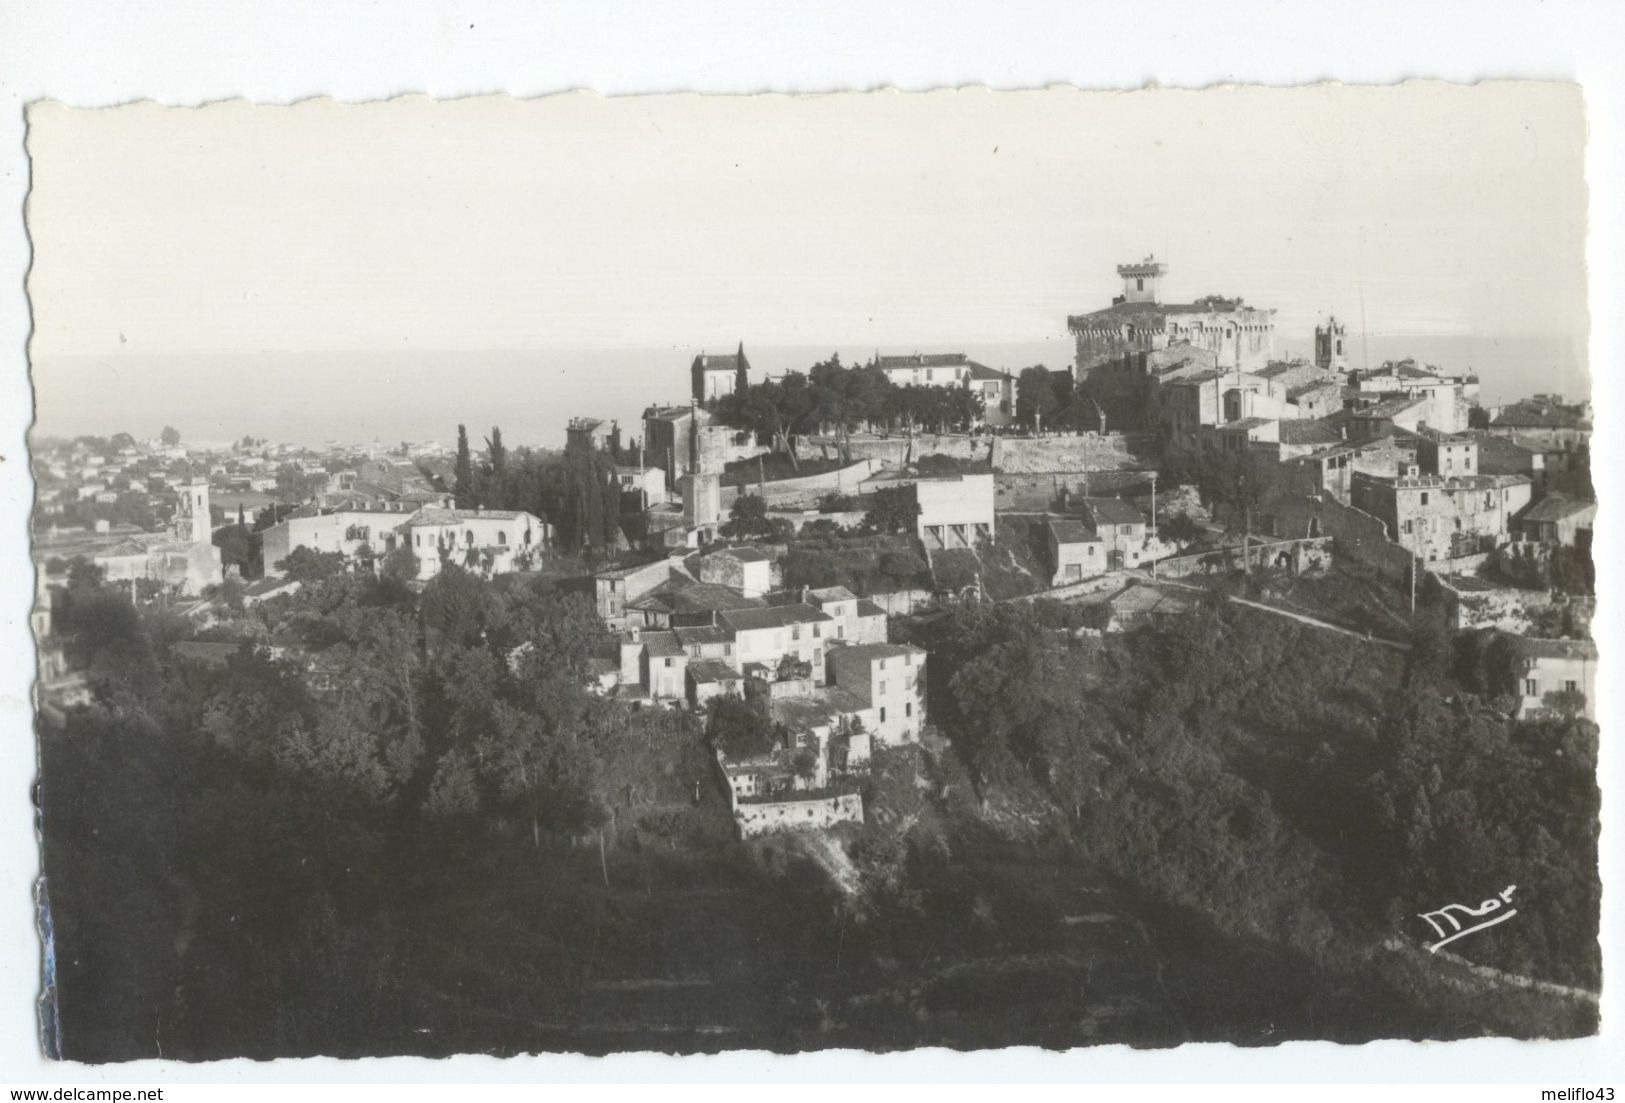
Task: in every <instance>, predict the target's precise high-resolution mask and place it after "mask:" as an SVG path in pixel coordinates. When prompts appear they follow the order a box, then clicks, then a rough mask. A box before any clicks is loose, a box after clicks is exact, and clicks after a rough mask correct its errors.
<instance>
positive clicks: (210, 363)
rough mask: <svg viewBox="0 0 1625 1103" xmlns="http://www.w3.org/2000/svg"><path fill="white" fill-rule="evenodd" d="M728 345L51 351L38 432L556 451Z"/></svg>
mask: <svg viewBox="0 0 1625 1103" xmlns="http://www.w3.org/2000/svg"><path fill="white" fill-rule="evenodd" d="M1350 340H1351V344H1352V345H1353V348H1352V350H1351V353H1352V355H1351V357H1350V364H1351V366H1353V367H1360V366H1362V365H1364V364H1367V363H1370V364H1380V363H1381V362H1383V361H1384V360H1397V359H1402V358H1405V357H1414V358H1415V359H1417V360H1418V361H1421V362H1423V363H1426V364H1434V365H1437V366H1438V367H1439V368H1440V369H1442V370H1444V371H1447V372H1452V373H1457V372H1466V371H1469V370H1471V371H1474V372H1476V373H1477V374H1478V377H1479V380H1480V385H1481V392H1482V401H1483V402H1484V403H1485V404H1490V405H1493V404H1498V403H1503V402H1507V401H1511V400H1513V399H1516V398H1519V397H1522V396H1524V395H1528V394H1532V393H1536V392H1547V393H1558V394H1562V395H1565V396H1566V397H1568V398H1569V399H1570V400H1577V399H1579V398H1581V397H1584V396H1586V395H1587V394H1589V390H1590V382H1589V375H1588V373H1587V367H1586V350H1585V347H1584V345H1583V343H1578V342H1575V341H1572V340H1570V339H1567V338H1557V337H1533V336H1515V337H1472V336H1460V335H1449V336H1441V335H1405V334H1371V335H1369V336H1367V337H1363V338H1362V337H1360V336H1354V337H1352V338H1351V339H1350ZM1311 345H1312V342H1311V340H1310V339H1308V338H1305V339H1303V340H1301V341H1300V340H1294V339H1285V340H1281V339H1278V340H1277V347H1276V351H1277V355H1280V356H1292V355H1299V356H1308V355H1310V353H1311V351H1312V348H1311ZM734 347H735V345H734V344H733V343H728V344H725V345H719V346H718V347H717V348H711V349H705V350H701V349H698V348H686V347H666V348H594V349H547V348H538V349H525V350H497V351H491V350H482V351H461V352H459V351H441V352H430V351H380V352H354V353H350V352H293V351H264V352H251V353H219V354H205V353H177V354H169V355H161V354H151V353H145V352H125V351H121V352H117V353H112V354H108V355H104V356H67V357H49V358H41V359H39V360H37V361H36V362H35V363H34V364H33V367H32V372H33V382H34V395H35V427H34V434H35V436H36V437H50V438H61V437H73V436H79V435H83V434H93V435H111V434H113V433H118V432H129V433H131V434H133V435H135V436H136V437H138V438H150V437H155V436H157V435H158V433H159V432H160V431H161V430H162V429H163V428H164V427H165V426H166V425H172V426H174V427H175V428H176V429H177V430H179V431H180V432H181V434H182V436H183V437H184V438H186V439H187V440H188V441H193V442H209V441H220V442H224V441H230V440H239V439H241V438H242V437H244V436H254V437H265V438H268V439H270V440H273V441H281V442H287V443H292V444H301V445H307V446H312V447H315V446H321V445H323V444H327V443H331V442H341V443H365V442H372V441H377V442H382V443H384V444H389V445H393V444H397V443H400V442H403V441H410V442H413V443H422V442H427V441H440V442H443V443H447V444H450V443H451V442H453V441H455V440H456V436H457V427H458V425H460V424H461V425H466V426H467V427H468V432H469V436H470V439H472V440H474V441H476V442H478V441H479V440H480V439H481V438H482V437H484V436H485V435H486V434H488V433H489V432H490V430H491V428H492V427H498V428H500V429H501V430H502V436H503V440H504V441H505V442H507V443H508V445H509V446H510V447H514V446H524V445H530V446H534V447H548V448H556V447H559V446H561V445H562V444H563V443H564V427H565V423H566V422H567V421H568V420H569V419H570V418H572V417H577V416H590V417H598V418H605V419H612V420H615V421H618V422H620V424H621V425H622V427H623V430H624V432H623V436H625V437H627V438H630V437H633V436H638V435H640V434H641V418H642V413H643V410H644V409H645V408H646V407H648V406H649V405H651V404H655V403H683V402H687V401H688V393H689V372H688V367H689V364H690V362H691V361H692V360H693V358H694V356H695V355H696V354H697V353H699V352H701V351H709V352H731V351H733V349H734ZM745 351H746V355H747V357H748V359H749V360H750V363H751V367H752V372H753V378H761V377H762V376H763V375H764V374H769V375H777V374H779V373H781V372H785V371H793V370H805V369H807V368H808V367H810V366H811V365H813V364H815V363H817V362H819V361H821V360H824V359H826V358H828V357H829V356H830V355H831V354H832V353H834V354H838V355H839V356H840V357H841V359H842V361H843V362H844V363H848V364H856V363H862V362H864V361H866V360H868V359H870V358H871V357H872V356H874V355H875V354H876V353H883V354H899V353H913V352H927V353H932V352H963V353H965V354H967V355H968V356H970V357H972V358H973V359H975V360H978V361H980V362H981V363H984V364H987V365H988V366H990V367H995V368H1004V369H1008V370H1010V371H1012V372H1019V371H1020V370H1021V369H1022V368H1025V367H1029V366H1031V365H1034V364H1043V365H1045V366H1046V367H1050V368H1064V367H1066V366H1068V365H1070V364H1071V362H1072V344H1071V341H1070V339H1069V338H1068V337H1067V336H1066V335H1065V334H1064V333H1062V334H1060V335H1058V336H1055V337H1047V338H1035V339H1032V340H1026V341H1011V342H1005V343H999V344H954V345H943V344H941V343H937V344H921V345H918V346H896V345H893V346H887V347H882V348H878V349H876V348H866V347H858V346H853V345H839V344H834V345H751V344H747V345H746V348H745Z"/></svg>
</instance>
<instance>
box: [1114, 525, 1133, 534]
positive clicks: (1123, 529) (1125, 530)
mask: <svg viewBox="0 0 1625 1103" xmlns="http://www.w3.org/2000/svg"><path fill="white" fill-rule="evenodd" d="M1117 532H1118V535H1120V536H1133V535H1134V526H1133V525H1118V526H1117Z"/></svg>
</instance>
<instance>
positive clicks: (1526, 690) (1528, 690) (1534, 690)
mask: <svg viewBox="0 0 1625 1103" xmlns="http://www.w3.org/2000/svg"><path fill="white" fill-rule="evenodd" d="M1523 695H1524V696H1525V697H1539V696H1540V682H1539V681H1537V680H1536V679H1534V678H1525V679H1524V680H1523Z"/></svg>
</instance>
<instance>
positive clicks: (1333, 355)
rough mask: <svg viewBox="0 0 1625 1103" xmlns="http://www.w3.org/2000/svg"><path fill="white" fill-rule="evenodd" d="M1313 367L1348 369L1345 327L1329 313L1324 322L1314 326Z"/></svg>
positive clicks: (1340, 370)
mask: <svg viewBox="0 0 1625 1103" xmlns="http://www.w3.org/2000/svg"><path fill="white" fill-rule="evenodd" d="M1315 367H1317V368H1324V369H1326V370H1328V371H1334V372H1346V371H1348V370H1349V356H1348V332H1347V327H1345V326H1344V325H1343V323H1342V322H1340V321H1338V320H1337V316H1336V315H1335V314H1334V315H1331V316H1330V317H1328V318H1327V319H1326V324H1325V325H1321V326H1316V327H1315Z"/></svg>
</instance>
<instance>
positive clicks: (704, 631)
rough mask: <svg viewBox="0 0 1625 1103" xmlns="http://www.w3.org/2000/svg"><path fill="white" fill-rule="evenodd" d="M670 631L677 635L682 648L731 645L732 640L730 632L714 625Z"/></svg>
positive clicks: (701, 625)
mask: <svg viewBox="0 0 1625 1103" xmlns="http://www.w3.org/2000/svg"><path fill="white" fill-rule="evenodd" d="M672 631H674V632H676V633H677V639H678V641H679V642H681V643H682V645H683V646H684V647H694V646H696V645H699V646H703V645H705V644H715V643H732V642H733V638H734V637H733V633H732V632H730V631H728V630H727V629H726V628H723V627H721V626H720V625H716V624H700V625H695V626H694V627H691V628H685V627H679V628H674V629H673V630H672Z"/></svg>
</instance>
